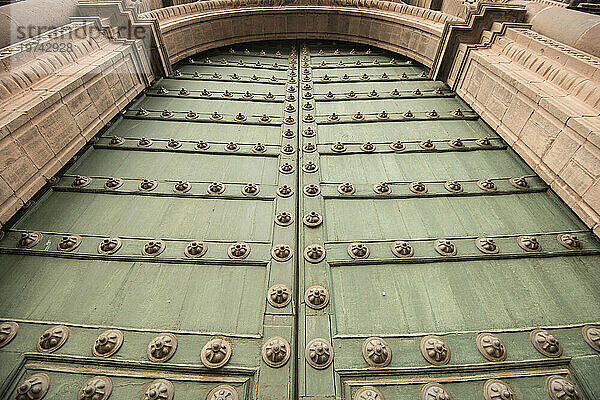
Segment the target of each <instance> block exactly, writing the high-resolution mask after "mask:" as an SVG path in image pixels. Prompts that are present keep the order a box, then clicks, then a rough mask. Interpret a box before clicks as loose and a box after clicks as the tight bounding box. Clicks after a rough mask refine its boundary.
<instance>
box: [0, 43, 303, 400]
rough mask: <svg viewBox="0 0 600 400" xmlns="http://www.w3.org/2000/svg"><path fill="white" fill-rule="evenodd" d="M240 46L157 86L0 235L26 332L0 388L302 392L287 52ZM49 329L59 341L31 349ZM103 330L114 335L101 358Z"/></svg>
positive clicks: (6, 310)
mask: <svg viewBox="0 0 600 400" xmlns="http://www.w3.org/2000/svg"><path fill="white" fill-rule="evenodd" d="M245 47H246V46H244V47H236V48H235V49H233V50H234V51H236V52H237V54H238V55H236V56H235V60H236V61H235V63H232V64H231V65H227V66H221V64H220V61H218V60H220V59H221V58H226V59H231V58H232V56H231V55H230V52H229V51H230V50H229V49H228V48H227V49H220V50H218V51H215V52H213V53H212V54H211V55H210V56H211V57H213V58H215V63H214V64H206V65H202V63H203V61H202V60H203V59H204V58H205V56H203V57H202V58H200V56H198V57H193V58H192V59H188V60H185V61H184V62H182V63H181V65H180V66H178V67H179V70H178V72H177V71H176V72H174V73H173V75H172V76H169V77H165V78H163V79H162V80H160V81H158V82H156V83H155V84H154V85H153V86H152V87H151V88H149V89H148V91H147V93H146V94H145V95H143V96H141V97H140V98H139V99H136V100H135V101H134V102H133V103H132V104H131V105H130V106H129V107H128V108H127V109H126V110H125V112H124V113H122V115H121V116H120V117H119V118H118V119H116V120H115V121H113V122H112V124H111V126H110V127H109V128H108V129H107V130H106V131H105V132H103V133H102V134H101V135H99V137H98V138H96V139H94V141H93V142H91V143H90V144H89V146H88V147H87V148H86V150H85V151H83V152H82V154H81V155H80V156H78V159H77V160H73V163H70V165H68V166H67V168H66V170H65V171H64V174H62V175H61V176H60V178H59V179H57V180H54V181H52V182H51V187H50V188H49V189H48V191H47V192H46V193H45V194H43V196H41V197H40V198H39V199H38V201H37V203H36V204H35V206H33V207H31V208H30V209H29V210H28V211H27V212H26V213H24V215H22V216H21V217H20V218H19V219H18V221H16V222H15V223H14V224H13V226H12V227H11V230H9V231H8V232H7V233H6V235H5V236H4V238H1V239H2V240H1V241H0V252H2V253H3V254H2V255H1V261H0V273H1V274H2V276H3V279H2V280H1V281H0V291H1V292H0V293H2V294H1V295H0V310H2V311H1V318H3V319H6V320H10V321H12V322H15V323H17V324H18V325H19V326H18V334H17V336H16V337H15V339H14V340H13V341H12V342H11V343H9V344H8V345H7V346H5V347H2V348H1V349H0V371H1V373H0V374H1V375H0V377H2V378H4V379H3V382H2V384H1V385H0V398H11V399H12V398H13V397H14V393H15V388H16V387H17V386H19V385H20V382H22V381H23V380H24V379H27V378H28V377H34V378H35V376H37V375H36V374H40V373H44V374H47V375H48V377H49V379H50V387H49V390H48V393H47V395H46V398H53V399H63V398H64V399H66V398H69V399H70V398H74V397H76V396H77V392H78V391H80V390H81V388H82V386H83V385H84V384H85V382H86V381H87V380H88V379H90V378H93V377H94V376H101V377H104V378H106V379H111V380H112V385H113V391H112V394H111V399H130V398H142V394H143V393H144V391H145V390H146V389H145V388H146V387H147V385H149V384H152V382H153V381H154V380H155V379H166V380H168V381H169V382H170V384H172V385H173V389H174V391H175V398H176V399H187V398H189V399H192V398H198V399H205V398H210V399H214V398H215V397H214V396H213V395H214V394H215V393H217V394H218V396H221V397H219V398H226V399H228V400H229V399H231V398H232V397H231V396H233V395H234V394H235V395H237V397H235V398H239V399H255V400H256V399H273V400H281V399H292V398H295V393H294V391H295V385H296V382H295V376H296V374H295V369H296V363H295V356H294V355H293V354H292V352H293V351H295V337H296V329H295V312H294V308H295V307H296V304H297V300H296V299H295V296H296V274H295V271H296V264H297V262H296V259H297V245H296V236H297V235H296V227H297V221H298V217H297V215H296V212H297V209H296V207H297V196H298V187H297V164H298V163H297V141H298V139H297V125H296V124H297V118H298V117H297V108H298V104H297V100H296V99H292V98H291V97H290V99H289V101H286V100H285V99H286V95H288V94H290V93H294V91H296V90H297V86H296V85H295V84H294V82H295V78H294V77H293V76H289V74H290V72H293V73H294V74H296V73H297V70H296V67H297V65H296V64H294V62H295V61H296V60H297V54H294V51H293V49H292V47H293V44H292V43H286V44H283V45H282V46H281V47H280V46H279V45H274V44H268V43H267V44H258V45H256V46H248V47H249V48H248V53H249V54H245V53H246V51H245V50H246V49H245ZM278 48H281V49H280V50H279V51H281V53H282V54H281V55H280V56H277V57H275V56H274V54H273V53H275V52H276V51H277V50H276V49H278ZM261 50H267V51H269V54H267V53H266V52H265V55H264V56H263V55H261V54H260V52H261ZM271 50H272V51H271ZM246 56H248V57H246ZM240 58H241V59H244V64H245V65H237V62H238V61H239V59H240ZM257 61H260V63H262V64H263V67H256V66H255V67H249V66H248V64H249V63H256V62H257ZM217 62H219V64H218V65H217ZM275 62H277V63H279V64H280V66H279V67H277V68H274V67H273V65H272V64H273V63H275ZM291 64H294V66H293V67H292V68H293V70H290V65H291ZM196 70H197V71H199V73H200V74H202V76H201V77H199V78H196V77H194V71H196ZM214 74H217V75H218V77H215V76H213V75H214ZM254 74H256V76H257V77H258V80H254V79H252V75H254ZM233 75H237V77H234V76H233ZM292 75H293V74H292ZM273 76H275V77H276V81H273V80H272V77H273ZM238 78H240V79H238ZM296 83H297V82H296ZM163 87H164V89H163ZM181 88H185V90H184V92H183V93H182V94H180V90H181ZM205 88H206V89H207V91H210V92H211V93H210V96H208V95H207V96H204V93H203V89H205ZM225 90H227V91H228V92H229V93H232V95H231V96H223V95H222V93H223V92H224V91H225ZM186 91H187V92H186ZM246 91H251V92H252V93H250V94H248V95H246ZM269 92H271V95H269V97H265V96H266V95H267V94H268V93H269ZM288 106H289V107H288ZM290 107H291V108H290ZM163 110H167V111H165V112H163ZM190 111H192V113H190ZM214 112H217V113H218V114H219V115H218V116H217V117H215V116H213V113H214ZM240 113H241V114H243V116H242V117H239V118H236V116H237V115H238V114H240ZM263 114H267V116H268V118H265V119H264V120H262V121H261V120H260V117H261V116H262V115H263ZM288 131H289V132H291V133H292V134H291V135H290V134H289V133H287V132H288ZM142 138H145V139H142ZM146 139H148V140H146ZM199 142H201V143H204V144H203V145H202V147H199V146H198V143H199ZM286 166H287V167H286ZM288 167H291V169H289V168H288ZM111 178H116V180H115V179H111ZM145 180H146V181H145ZM78 182H79V183H78ZM115 182H116V183H115ZM282 213H289V214H283V215H284V216H286V215H287V217H286V218H287V219H285V220H284V219H281V221H280V220H279V219H278V217H277V216H278V215H279V214H282ZM288 217H289V218H288ZM28 232H29V233H30V236H26V237H27V238H30V239H31V238H34V239H32V241H30V242H27V243H29V244H31V245H28V244H25V245H23V246H21V245H19V243H20V242H19V240H20V238H21V235H23V234H25V235H27V233H28ZM23 243H25V242H23ZM281 288H283V289H281ZM58 325H64V327H60V326H58ZM57 326H58V327H57ZM55 327H57V329H60V332H61V333H60V335H59V336H60V337H61V338H64V337H65V332H68V337H66V341H65V342H64V344H63V345H62V346H61V347H60V348H58V349H56V350H54V351H52V352H50V351H45V348H43V347H40V348H37V347H36V343H37V342H38V340H40V337H41V336H42V334H43V333H44V331H45V330H46V329H53V328H55ZM109 329H113V330H118V331H119V332H121V335H122V337H123V340H122V345H121V346H120V347H117V350H116V352H115V353H114V355H111V354H108V355H106V356H102V355H98V354H97V353H93V352H92V349H93V348H94V349H95V348H96V346H98V344H97V343H99V342H98V341H99V340H101V339H98V338H99V335H100V336H101V334H103V332H105V331H107V330H109ZM52 335H55V334H52ZM56 335H58V334H56ZM61 335H62V336H61ZM111 335H114V333H112V334H111ZM169 335H172V336H169ZM56 337H58V336H51V339H48V340H55V338H56ZM111 337H113V336H111ZM116 337H117V336H114V338H116ZM155 338H156V340H154V339H155ZM110 340H112V341H113V342H110V343H117V342H118V341H117V339H110ZM56 341H57V342H58V339H56ZM44 343H45V342H44ZM48 343H50V342H48ZM175 344H176V346H175ZM102 346H104V345H102ZM263 346H264V349H265V350H264V356H263V355H262V354H263ZM153 349H154V350H153ZM267 352H268V353H267ZM164 354H166V357H167V358H166V359H160V357H163V355H164ZM159 356H160V357H159ZM152 357H154V358H152ZM157 357H158V358H157ZM222 385H226V387H223V386H222ZM211 391H212V393H211ZM227 393H229V394H227ZM211 396H212V397H211ZM167 397H168V396H167ZM167 397H164V398H167ZM161 398H163V397H161Z"/></svg>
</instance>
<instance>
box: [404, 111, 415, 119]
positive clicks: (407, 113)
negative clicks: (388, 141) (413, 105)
mask: <svg viewBox="0 0 600 400" xmlns="http://www.w3.org/2000/svg"><path fill="white" fill-rule="evenodd" d="M414 117H415V114H413V112H412V111H410V110H408V111H407V112H405V113H404V118H414Z"/></svg>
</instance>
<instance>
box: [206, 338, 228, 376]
mask: <svg viewBox="0 0 600 400" xmlns="http://www.w3.org/2000/svg"><path fill="white" fill-rule="evenodd" d="M231 353H232V347H231V343H230V342H229V341H228V340H226V339H224V338H215V339H212V340H211V341H209V342H208V343H206V344H205V345H204V347H203V348H202V352H201V353H200V358H201V360H202V364H204V366H205V367H207V368H211V369H215V368H221V367H222V366H223V365H225V364H227V362H228V361H229V359H230V358H231Z"/></svg>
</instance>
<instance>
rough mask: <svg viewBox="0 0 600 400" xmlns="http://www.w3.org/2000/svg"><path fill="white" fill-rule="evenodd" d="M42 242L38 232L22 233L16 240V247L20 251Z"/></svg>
mask: <svg viewBox="0 0 600 400" xmlns="http://www.w3.org/2000/svg"><path fill="white" fill-rule="evenodd" d="M40 240H42V234H41V233H40V232H23V233H21V237H19V240H17V247H18V248H20V249H31V248H32V247H34V246H35V245H36V244H38V243H39V242H40Z"/></svg>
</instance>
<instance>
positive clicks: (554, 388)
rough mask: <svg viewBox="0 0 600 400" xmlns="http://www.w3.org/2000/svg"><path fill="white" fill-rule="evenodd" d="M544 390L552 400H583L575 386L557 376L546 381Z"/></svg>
mask: <svg viewBox="0 0 600 400" xmlns="http://www.w3.org/2000/svg"><path fill="white" fill-rule="evenodd" d="M546 390H547V391H548V395H549V396H550V398H551V399H552V400H583V396H582V395H581V393H579V390H577V388H576V387H575V384H574V383H573V382H571V381H570V380H568V379H567V378H563V377H562V376H559V375H553V376H549V377H548V379H546Z"/></svg>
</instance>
